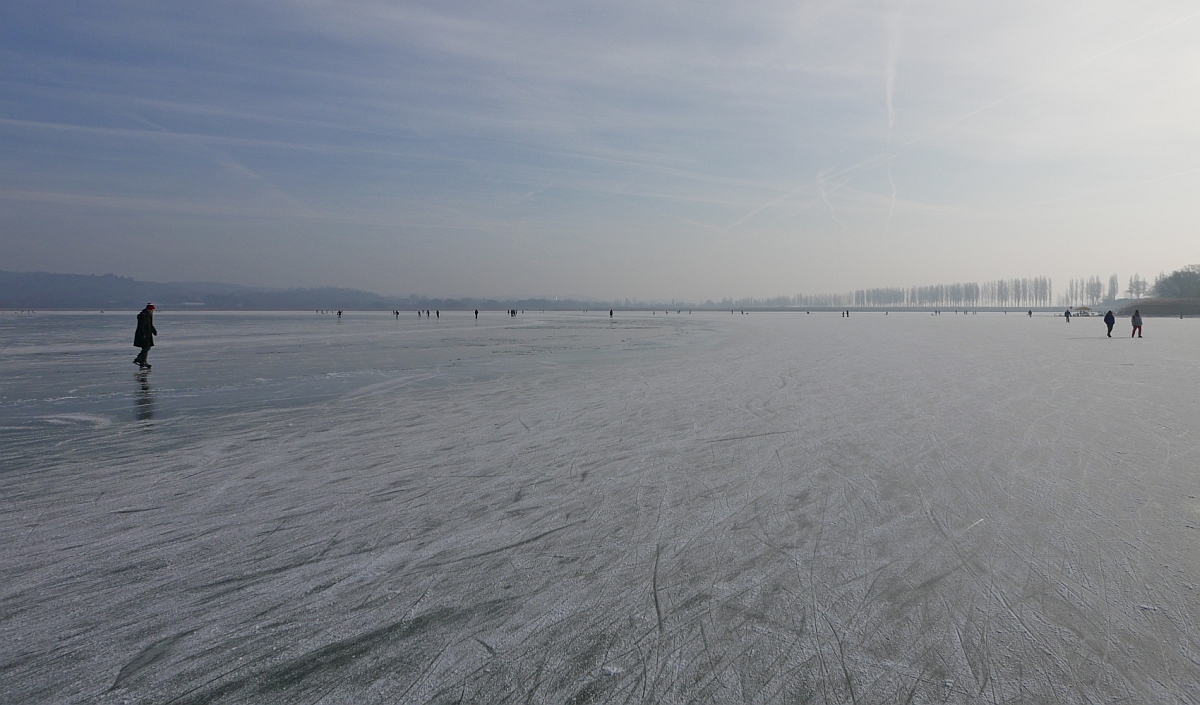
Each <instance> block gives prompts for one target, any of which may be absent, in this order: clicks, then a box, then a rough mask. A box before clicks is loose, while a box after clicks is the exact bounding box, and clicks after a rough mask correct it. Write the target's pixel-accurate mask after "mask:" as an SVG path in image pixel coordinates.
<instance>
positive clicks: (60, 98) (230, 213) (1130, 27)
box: [0, 0, 1200, 300]
mask: <svg viewBox="0 0 1200 705" xmlns="http://www.w3.org/2000/svg"><path fill="white" fill-rule="evenodd" d="M1198 222H1200V7H1198V6H1197V5H1196V3H1195V2H1194V0H1192V1H1173V0H1172V1H1165V2H1164V1H1156V2H1150V1H1138V0H1121V1H1120V2H1115V1H1110V0H1086V1H1084V0H1057V1H1055V2H1046V0H1036V1H1027V0H1010V1H1009V2H1003V3H1001V2H992V3H980V2H961V1H954V2H950V1H942V0H937V1H931V2H921V1H919V0H913V1H911V2H902V1H897V2H853V1H847V2H805V1H803V0H801V1H799V2H786V3H785V2H745V1H742V2H723V3H716V2H704V1H699V2H697V1H696V0H692V1H691V2H661V1H659V0H636V1H621V0H618V1H616V2H604V1H601V2H551V1H548V0H546V1H540V2H538V1H524V0H516V1H505V0H493V1H490V2H456V1H454V0H448V1H445V0H444V1H440V2H426V3H422V2H382V1H380V2H374V1H358V0H339V1H338V2H288V1H285V0H277V1H274V2H259V1H255V0H242V1H239V2H230V3H223V2H207V1H203V0H198V1H196V2H103V3H96V2H76V3H68V2H55V3H47V2H23V1H18V0H11V1H10V2H5V3H3V4H0V228H2V229H0V269H7V270H46V271H56V272H73V273H88V274H91V273H94V274H103V273H108V272H112V273H117V274H121V275H127V276H133V277H136V278H139V279H151V280H158V281H166V280H216V281H228V282H236V283H241V284H261V285H266V286H318V285H335V286H353V287H359V288H367V289H373V290H376V291H380V292H383V293H388V294H408V293H421V294H432V295H453V294H495V295H537V294H549V295H569V294H583V295H589V296H595V297H601V298H612V297H621V298H624V297H641V298H662V299H666V298H671V297H675V298H685V299H699V300H703V299H706V298H713V299H719V298H721V297H722V296H745V295H753V296H766V295H774V294H792V293H796V292H804V293H816V292H824V291H844V290H848V289H851V288H857V287H862V286H888V285H911V284H930V283H938V282H951V281H959V280H981V279H989V278H996V277H1016V276H1037V275H1047V276H1051V277H1054V279H1055V285H1056V289H1057V290H1058V291H1061V290H1062V289H1063V288H1064V287H1065V285H1066V279H1067V278H1068V277H1073V276H1087V275H1091V274H1098V275H1101V276H1104V277H1107V275H1108V274H1110V273H1113V272H1116V273H1119V274H1120V275H1121V281H1122V286H1124V285H1125V280H1126V277H1127V276H1128V275H1129V274H1132V273H1134V272H1135V271H1136V272H1140V273H1141V274H1142V275H1143V276H1147V277H1150V278H1152V277H1153V275H1155V274H1157V273H1158V272H1159V271H1160V270H1168V271H1169V270H1171V269H1174V268H1177V267H1179V266H1181V265H1184V264H1190V263H1197V262H1200V230H1198V228H1197V223H1198Z"/></svg>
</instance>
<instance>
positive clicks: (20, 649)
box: [0, 316, 1200, 703]
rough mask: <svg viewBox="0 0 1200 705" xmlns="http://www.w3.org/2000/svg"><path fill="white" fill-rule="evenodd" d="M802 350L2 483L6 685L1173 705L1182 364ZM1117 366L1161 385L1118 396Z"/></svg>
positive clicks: (970, 348)
mask: <svg viewBox="0 0 1200 705" xmlns="http://www.w3.org/2000/svg"><path fill="white" fill-rule="evenodd" d="M812 318H813V317H809V318H808V319H807V320H803V319H802V320H801V321H796V320H795V318H794V317H793V318H784V319H783V321H782V322H778V323H774V324H770V323H769V321H768V317H766V316H759V317H756V318H755V320H753V321H739V322H738V323H737V324H734V325H733V327H731V328H730V329H729V330H725V329H721V328H714V329H711V330H709V329H704V330H703V331H701V332H695V333H690V335H695V336H708V337H711V338H712V339H713V340H706V341H698V343H697V345H696V346H695V348H694V349H693V348H691V347H685V348H684V349H675V348H672V349H668V350H665V351H659V352H658V353H647V352H645V351H640V350H623V349H615V350H610V351H609V352H607V353H603V354H601V353H596V352H595V351H594V350H592V349H589V348H587V347H586V346H582V348H583V352H582V353H577V352H574V351H567V352H565V353H563V355H562V357H551V358H548V359H546V360H545V363H546V364H537V365H532V366H531V365H528V364H526V363H524V362H521V363H520V364H515V363H514V366H513V367H512V368H504V369H501V370H499V372H498V373H496V374H489V375H483V376H481V375H475V374H473V373H471V370H470V369H463V370H458V371H453V370H451V371H446V370H441V371H435V372H431V373H429V374H425V375H419V376H418V377H416V378H414V379H412V380H410V381H399V382H396V383H394V384H391V385H388V384H382V385H376V386H372V387H370V388H367V387H364V388H363V390H362V391H361V392H360V393H354V394H347V395H344V396H342V397H340V398H339V399H337V400H333V401H322V402H320V403H316V404H312V405H309V406H305V407H302V408H299V409H286V410H274V409H261V410H256V411H243V412H238V413H233V414H230V415H228V416H224V417H218V418H216V419H212V418H207V417H206V418H205V419H204V423H203V424H194V425H189V423H190V422H189V421H188V420H187V419H179V420H177V421H176V422H175V423H174V425H170V424H168V425H165V426H164V427H163V429H162V431H163V433H164V434H172V435H170V437H169V438H168V439H166V440H167V443H168V447H169V448H170V449H171V452H169V453H165V454H164V453H157V452H155V451H156V449H157V448H159V447H161V444H162V443H163V440H164V439H162V438H154V437H153V434H147V433H131V434H126V435H122V436H120V440H115V441H110V442H108V444H107V445H101V446H99V450H97V449H95V448H89V446H88V445H87V444H86V443H79V444H77V447H76V450H75V451H74V455H73V454H72V453H69V452H66V451H63V455H62V456H60V458H59V462H57V463H56V464H55V465H54V466H53V467H46V466H42V467H41V470H40V472H39V473H38V474H37V475H36V476H35V475H31V474H25V475H13V476H6V477H9V478H10V479H9V480H7V481H6V483H5V485H4V486H3V487H0V489H2V490H3V492H4V495H3V496H4V497H5V502H4V507H5V509H4V512H5V514H4V515H3V517H4V528H5V530H6V533H7V534H8V535H25V536H26V538H25V540H24V542H23V543H21V544H19V545H12V544H10V545H6V546H5V548H4V549H3V551H4V554H3V558H4V564H5V565H6V566H7V567H10V568H11V571H10V573H9V575H10V577H9V579H8V580H7V581H6V585H5V587H4V592H3V594H2V597H0V608H2V609H3V612H2V613H0V615H2V619H3V622H2V623H3V625H4V628H5V631H6V633H7V634H12V635H18V636H19V637H20V639H19V641H17V640H9V641H8V642H7V644H6V646H5V648H4V652H3V653H2V654H0V656H2V658H0V679H2V682H0V685H3V687H4V690H5V692H8V693H13V694H15V696H19V697H21V698H22V699H33V700H36V699H43V700H46V699H50V700H65V701H78V702H93V701H101V702H106V701H108V702H119V701H121V700H122V699H134V700H149V701H154V702H197V703H198V702H214V701H215V702H297V701H299V702H350V701H355V702H362V701H367V702H374V701H380V702H383V701H386V702H458V701H464V702H585V701H596V702H626V701H633V702H644V701H651V700H653V701H661V702H728V701H746V702H778V701H784V700H796V701H801V702H803V701H809V702H860V703H869V702H870V703H873V702H1002V701H1013V700H1016V701H1021V700H1025V701H1043V702H1091V701H1109V700H1117V699H1125V700H1128V701H1131V702H1154V701H1161V700H1165V699H1173V698H1183V699H1190V698H1193V697H1195V690H1194V689H1195V686H1196V684H1197V680H1200V678H1198V674H1200V669H1198V667H1197V665H1196V662H1195V660H1194V649H1195V643H1194V642H1195V638H1196V625H1195V620H1196V617H1197V615H1196V611H1197V607H1196V605H1197V603H1196V596H1195V594H1194V589H1195V585H1196V569H1197V555H1196V552H1195V550H1194V549H1192V548H1191V547H1190V544H1191V543H1192V540H1193V539H1194V538H1195V536H1196V531H1197V529H1196V528H1194V527H1196V526H1197V525H1200V516H1198V514H1200V511H1198V510H1200V503H1198V500H1196V499H1195V498H1194V497H1192V498H1189V496H1188V495H1189V494H1190V495H1193V496H1194V495H1196V494H1197V493H1196V492H1195V491H1194V486H1193V485H1192V478H1191V477H1190V476H1189V473H1188V472H1187V471H1188V470H1189V469H1192V468H1194V467H1195V465H1196V460H1197V452H1196V444H1197V436H1196V430H1197V429H1196V427H1195V426H1196V423H1197V422H1196V421H1195V419H1196V418H1197V417H1196V415H1195V414H1191V415H1190V416H1189V415H1188V414H1187V413H1181V410H1182V411H1183V412H1186V411H1188V410H1189V409H1190V410H1192V411H1194V410H1195V406H1194V404H1195V401H1194V400H1192V399H1191V398H1190V397H1189V396H1188V394H1189V392H1188V391H1187V385H1184V384H1180V375H1187V374H1194V372H1195V370H1194V367H1188V366H1187V365H1188V364H1190V363H1187V362H1186V356H1182V355H1178V354H1177V351H1175V352H1172V350H1171V349H1169V348H1164V349H1161V350H1159V351H1158V352H1155V351H1153V350H1152V351H1149V352H1146V353H1138V354H1139V355H1142V357H1140V358H1135V357H1123V356H1125V355H1127V351H1129V350H1132V349H1130V348H1128V346H1127V347H1126V349H1125V350H1120V351H1114V350H1113V349H1106V350H1104V351H1101V352H1095V353H1092V354H1093V356H1094V357H1093V358H1092V359H1084V360H1082V361H1081V360H1080V352H1079V350H1078V349H1077V348H1071V352H1070V354H1069V355H1067V354H1062V353H1061V351H1058V350H1057V348H1056V347H1055V346H1059V345H1064V346H1065V345H1074V344H1075V342H1076V341H1064V340H1062V339H1054V338H1050V337H1049V336H1050V335H1052V334H1053V333H1052V332H1047V333H1045V334H1044V335H1043V337H1042V338H1036V337H1035V338H1034V340H1035V342H1034V343H1028V342H1023V343H1020V344H1019V343H1018V342H1017V336H1018V335H1025V333H1026V329H1025V328H1019V327H1017V326H1011V325H1009V324H1008V323H1004V324H1002V325H1004V326H1006V327H1005V328H1002V329H1000V330H999V331H996V330H995V327H996V325H997V324H995V320H996V319H991V320H990V321H989V325H991V326H992V327H991V328H989V327H987V326H984V325H974V324H976V321H974V320H970V321H965V320H961V319H960V320H958V321H953V323H952V324H951V325H947V324H946V321H944V320H939V321H930V320H927V317H922V318H921V320H917V317H911V318H909V319H907V320H906V319H905V318H904V317H903V316H896V317H892V316H889V317H888V320H887V322H886V324H878V323H875V322H870V321H867V319H866V318H865V317H859V318H856V319H853V322H852V323H850V324H849V325H843V326H840V327H836V326H834V325H833V323H834V321H833V319H830V320H829V321H812ZM822 318H823V317H822ZM896 321H898V323H897V324H896V325H894V326H893V325H891V324H893V323H894V322H896ZM556 323H557V322H556ZM838 323H841V322H838ZM871 323H875V325H877V326H879V325H889V328H886V329H883V330H880V329H878V328H871V327H869V326H870V324H871ZM1033 323H1034V324H1037V323H1039V321H1036V320H1035V321H1033ZM785 326H786V327H785ZM906 326H907V327H906ZM968 326H970V327H968ZM1046 330H1047V331H1052V329H1049V328H1047V329H1046ZM580 335H582V333H581V334H580ZM1180 335H1181V336H1182V335H1184V333H1180ZM1188 342H1189V341H1188V339H1186V338H1183V339H1182V340H1181V343H1180V344H1184V343H1188ZM1194 342H1196V341H1194V340H1193V341H1190V343H1192V344H1194ZM700 343H704V344H700ZM884 343H886V345H885V344H884ZM1026 345H1034V346H1038V347H1035V349H1034V350H1032V351H1030V350H1026V349H1025V348H1024V346H1026ZM897 350H899V351H900V352H901V353H902V354H897ZM1085 354H1086V352H1085ZM1129 354H1133V353H1129ZM579 355H583V356H584V357H585V358H586V364H579V359H580V358H579ZM1147 356H1149V357H1148V358H1147ZM1173 360H1174V362H1173ZM1134 361H1136V362H1138V363H1147V362H1150V363H1153V364H1152V365H1151V366H1150V367H1148V368H1146V370H1147V371H1146V372H1145V374H1142V375H1140V376H1139V377H1138V378H1137V379H1136V384H1135V383H1131V382H1130V380H1129V379H1128V378H1127V377H1125V375H1126V374H1127V373H1126V372H1123V371H1121V370H1122V368H1123V363H1126V362H1134ZM985 363H986V364H985ZM1082 364H1086V365H1087V366H1088V369H1089V370H1093V372H1092V374H1091V375H1090V376H1089V377H1088V378H1087V379H1084V380H1079V379H1077V378H1076V377H1073V376H1072V375H1071V374H1070V373H1069V371H1070V370H1071V369H1073V368H1075V367H1076V366H1078V365H1082ZM502 367H503V366H502ZM1187 379H1190V380H1191V381H1192V382H1193V384H1192V387H1191V388H1193V389H1194V381H1195V379H1196V378H1195V377H1190V378H1187ZM1189 404H1191V405H1192V406H1188V405H1189ZM97 433H99V431H97ZM155 433H159V429H156V431H155ZM101 435H103V434H101ZM35 519H36V521H35Z"/></svg>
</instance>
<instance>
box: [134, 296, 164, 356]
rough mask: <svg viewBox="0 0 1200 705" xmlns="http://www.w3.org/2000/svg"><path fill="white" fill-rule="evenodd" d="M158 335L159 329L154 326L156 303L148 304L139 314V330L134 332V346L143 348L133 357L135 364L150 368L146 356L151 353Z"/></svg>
mask: <svg viewBox="0 0 1200 705" xmlns="http://www.w3.org/2000/svg"><path fill="white" fill-rule="evenodd" d="M156 335H158V330H157V329H156V328H155V327H154V304H146V308H144V309H142V311H141V313H139V314H138V315H137V332H135V333H134V334H133V347H135V348H141V349H142V352H141V354H139V355H138V356H137V357H135V358H133V364H135V365H137V366H138V367H140V368H142V369H143V370H148V369H150V363H148V362H146V356H147V355H149V354H150V348H152V347H154V336H156Z"/></svg>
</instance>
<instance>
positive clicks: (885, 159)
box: [729, 10, 1200, 228]
mask: <svg viewBox="0 0 1200 705" xmlns="http://www.w3.org/2000/svg"><path fill="white" fill-rule="evenodd" d="M1197 16H1200V10H1196V11H1194V12H1191V13H1188V14H1187V15H1184V16H1183V17H1180V18H1179V19H1177V20H1173V21H1171V22H1168V23H1167V24H1165V25H1163V26H1161V27H1158V28H1156V29H1152V30H1150V31H1149V32H1145V33H1143V34H1140V35H1138V36H1136V37H1133V38H1132V39H1127V40H1125V41H1123V42H1120V43H1119V44H1116V45H1114V46H1112V47H1109V48H1108V49H1105V50H1104V51H1102V52H1099V53H1097V54H1093V55H1092V56H1089V57H1087V58H1085V59H1083V60H1081V61H1079V62H1076V63H1075V64H1073V65H1071V66H1069V67H1067V68H1065V69H1062V70H1060V71H1056V72H1054V73H1051V74H1047V75H1046V76H1044V77H1043V78H1041V79H1040V80H1038V81H1035V82H1033V83H1030V84H1028V85H1026V86H1023V87H1022V88H1019V89H1017V90H1015V91H1013V92H1011V93H1008V94H1007V95H1004V96H1001V97H1000V98H997V99H996V100H993V101H992V102H990V103H987V104H986V105H983V106H981V107H978V108H976V109H974V110H971V111H969V112H966V113H963V114H962V115H959V116H958V117H956V118H954V119H953V120H950V121H949V122H947V123H945V124H943V125H941V126H939V127H937V128H934V129H933V130H930V131H929V132H926V133H925V134H923V135H919V136H917V137H914V138H912V139H911V140H908V141H907V142H903V143H901V144H900V149H899V150H898V149H895V148H893V147H892V146H891V145H890V144H889V145H888V149H887V150H886V151H884V152H882V153H880V154H875V155H872V156H869V157H867V158H866V159H863V160H862V161H860V162H858V163H857V164H852V165H850V166H848V167H846V168H844V169H841V170H839V171H835V172H833V173H831V174H828V175H825V177H824V178H825V179H830V178H837V177H839V176H843V175H850V176H851V178H853V175H854V174H857V173H858V172H860V171H862V170H864V169H872V168H876V167H879V166H884V165H888V166H889V167H890V163H891V160H892V158H894V157H896V156H898V155H899V153H900V151H902V150H903V148H907V147H911V146H912V145H914V144H917V143H919V142H923V141H924V140H927V139H929V138H930V137H933V136H934V135H937V134H939V133H942V132H944V131H946V130H948V129H950V128H951V127H953V126H955V125H957V124H959V123H960V122H962V121H964V120H967V119H969V118H972V117H974V116H975V115H978V114H979V113H982V112H985V111H987V110H991V109H992V108H994V107H996V106H998V105H1003V104H1004V103H1006V102H1008V101H1010V100H1012V99H1013V98H1016V97H1017V96H1020V95H1023V94H1025V93H1027V92H1029V91H1030V90H1031V89H1033V88H1034V87H1036V86H1039V85H1042V84H1044V83H1046V82H1047V81H1050V80H1053V79H1056V78H1061V77H1062V76H1065V75H1067V74H1069V73H1071V72H1073V71H1076V70H1078V69H1080V68H1082V67H1084V66H1086V65H1088V64H1090V63H1092V62H1094V61H1096V60H1097V59H1101V58H1103V57H1105V56H1108V55H1109V54H1111V53H1113V52H1116V51H1120V50H1121V49H1124V48H1125V47H1127V46H1130V45H1132V44H1136V43H1138V42H1140V41H1143V40H1145V39H1147V38H1149V37H1153V36H1154V35H1156V34H1160V33H1162V32H1165V31H1167V30H1168V29H1171V28H1172V27H1175V26H1177V25H1180V24H1183V23H1184V22H1187V21H1188V20H1190V19H1193V18H1195V17H1197ZM897 41H898V40H897ZM897 46H898V45H897ZM894 88H895V76H894V73H893V74H891V75H890V77H889V80H888V85H887V87H886V88H885V90H886V91H887V94H886V95H887V101H888V103H887V106H888V131H889V135H890V133H891V128H892V126H893V122H894V111H893V107H892V102H891V99H892V97H893V95H894V94H893V91H894ZM889 142H890V139H889ZM1162 178H1170V177H1162ZM888 179H889V181H891V173H890V170H889V173H888ZM1156 180H1157V179H1156ZM848 182H849V179H847V181H846V182H844V183H848ZM810 183H811V182H806V183H803V184H801V185H800V186H797V187H796V188H795V189H793V190H791V191H789V192H788V193H786V194H784V195H783V196H780V197H779V198H776V199H774V200H772V201H769V202H767V203H764V204H763V205H761V206H758V207H757V208H755V209H754V210H752V211H750V212H749V213H747V214H746V215H744V216H742V217H741V218H739V219H738V220H736V221H734V223H732V224H731V225H730V226H729V228H733V227H735V226H737V225H740V224H741V223H743V222H745V221H746V220H748V219H750V218H752V217H754V216H755V215H757V214H758V213H760V212H762V211H763V210H765V209H767V208H770V207H772V206H774V205H775V204H777V203H779V202H780V201H783V200H785V199H787V198H790V197H791V196H793V195H795V194H797V193H800V192H801V191H803V190H804V189H805V188H806V187H808V186H809V185H810ZM892 187H893V189H894V188H895V184H894V183H893V184H892ZM821 198H822V200H824V199H825V194H824V192H822V194H821ZM826 203H827V204H828V201H826ZM839 222H840V221H839ZM889 222H890V214H889Z"/></svg>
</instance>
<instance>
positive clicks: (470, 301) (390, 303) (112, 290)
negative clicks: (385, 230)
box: [0, 271, 609, 311]
mask: <svg viewBox="0 0 1200 705" xmlns="http://www.w3.org/2000/svg"><path fill="white" fill-rule="evenodd" d="M147 301H153V302H154V304H155V305H156V306H158V307H160V308H165V309H172V308H174V309H191V310H244V311H315V310H318V309H345V310H350V311H355V310H358V311H372V310H375V311H390V310H392V309H399V310H402V311H411V310H416V309H418V308H419V309H435V308H436V309H442V310H448V311H449V310H455V309H458V310H464V309H466V310H470V309H476V308H481V309H491V310H495V309H501V310H504V309H509V308H516V309H522V310H525V309H529V310H534V309H546V310H578V309H583V308H600V307H603V308H608V307H609V304H607V303H597V302H594V301H579V300H573V299H563V300H551V299H521V300H496V299H477V298H459V299H435V298H428V297H417V296H408V297H395V296H384V295H383V294H376V293H375V292H371V291H362V290H360V289H343V288H335V287H321V288H309V289H267V288H254V287H246V286H238V285H236V284H220V283H215V282H169V283H160V282H145V281H138V280H136V279H131V278H129V277H118V276H116V275H113V274H105V275H103V276H96V275H87V274H48V273H45V272H4V271H0V310H13V309H43V310H45V309H74V310H93V309H133V310H137V309H140V308H141V307H142V306H144V305H145V304H146V302H147Z"/></svg>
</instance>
